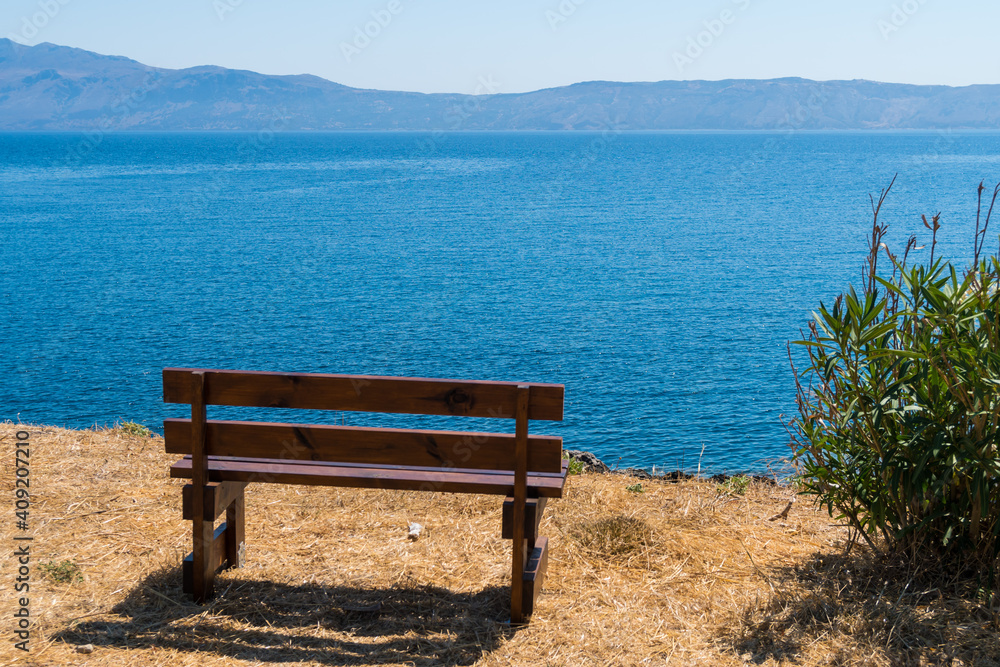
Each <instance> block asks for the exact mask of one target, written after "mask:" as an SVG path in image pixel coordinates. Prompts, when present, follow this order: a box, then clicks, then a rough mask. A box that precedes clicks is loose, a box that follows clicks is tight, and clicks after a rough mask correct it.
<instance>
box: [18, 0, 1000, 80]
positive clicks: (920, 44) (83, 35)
mask: <svg viewBox="0 0 1000 667" xmlns="http://www.w3.org/2000/svg"><path fill="white" fill-rule="evenodd" d="M373 12H374V14H373ZM377 19H381V23H382V24H379V23H378V22H376V21H377ZM366 28H367V31H368V32H369V33H370V34H371V35H372V36H369V35H364V36H363V37H358V32H359V31H360V32H364V31H365V30H366ZM998 31H1000V3H998V2H996V1H995V0H992V1H991V2H986V1H982V0H975V1H963V0H950V1H949V2H946V1H945V0H905V1H904V0H888V1H883V0H837V1H835V0H823V1H818V0H712V1H708V2H691V1H690V0H661V1H658V2H657V1H653V0H537V1H529V0H504V1H503V2H497V1H489V2H483V1H477V0H462V1H458V0H353V1H350V2H348V1H344V0H340V1H336V0H334V1H320V0H282V1H281V2H278V1H277V0H267V1H265V0H169V1H167V0H162V1H160V2H148V1H145V0H4V3H3V9H2V10H0V36H3V37H10V38H14V39H17V40H18V41H20V42H22V43H27V44H37V43H39V42H43V41H47V42H53V43H56V44H64V45H68V46H76V47H80V48H84V49H88V50H91V51H97V52H99V53H107V54H115V55H124V56H128V57H130V58H133V59H135V60H139V61H141V62H143V63H146V64H149V65H154V66H159V67H170V68H181V67H191V66H194V65H204V64H212V65H222V66H225V67H233V68H240V69H250V70H256V71H259V72H265V73H268V74H302V73H309V74H316V75H318V76H322V77H324V78H327V79H331V80H333V81H337V82H339V83H343V84H347V85H350V86H357V87H362V88H381V89H393V90H415V91H422V92H458V93H474V92H477V91H478V92H506V93H512V92H523V91H528V90H536V89H539V88H546V87H552V86H560V85H565V84H570V83H575V82H578V81H589V80H595V79H604V80H616V81H659V80H663V79H725V78H771V77H782V76H801V77H806V78H811V79H821V80H823V79H873V80H878V81H892V82H901V83H922V84H926V83H933V84H948V85H967V84H972V83H1000V39H998V36H997V34H998ZM366 40H370V41H366ZM699 41H700V42H701V43H700V44H698V42H699ZM483 82H488V83H489V86H490V87H491V88H493V90H489V91H487V90H485V89H484V85H483Z"/></svg>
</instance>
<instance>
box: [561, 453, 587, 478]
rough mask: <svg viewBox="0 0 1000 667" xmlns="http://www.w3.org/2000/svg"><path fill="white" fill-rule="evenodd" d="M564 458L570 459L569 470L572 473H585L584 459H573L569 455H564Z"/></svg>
mask: <svg viewBox="0 0 1000 667" xmlns="http://www.w3.org/2000/svg"><path fill="white" fill-rule="evenodd" d="M563 458H566V459H569V463H568V464H567V472H568V473H569V474H570V475H582V474H583V471H584V465H583V461H580V460H578V459H571V458H569V457H568V456H564V457H563Z"/></svg>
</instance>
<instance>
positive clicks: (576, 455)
mask: <svg viewBox="0 0 1000 667" xmlns="http://www.w3.org/2000/svg"><path fill="white" fill-rule="evenodd" d="M563 454H564V455H565V456H566V457H567V458H568V459H570V460H572V461H579V462H580V463H582V464H583V470H584V472H592V473H600V474H609V475H623V476H626V477H634V478H636V479H641V480H657V481H661V482H682V481H686V480H691V479H699V478H700V479H704V480H706V481H710V482H715V483H717V484H724V483H725V482H727V481H729V480H730V479H732V478H733V477H747V478H749V479H750V480H751V481H753V482H758V483H761V484H770V485H777V484H779V480H778V479H776V478H775V477H768V476H767V475H760V474H756V473H736V474H733V475H730V474H726V473H717V474H715V475H706V476H699V475H696V474H694V473H690V472H684V471H683V470H670V471H667V470H664V471H662V472H661V471H658V470H655V468H654V472H650V471H649V470H646V469H645V468H617V467H615V468H612V467H611V466H609V465H608V464H606V463H605V462H604V461H602V460H601V459H599V458H598V457H597V456H596V455H595V454H594V453H593V452H585V451H581V450H578V449H567V450H566V451H564V452H563Z"/></svg>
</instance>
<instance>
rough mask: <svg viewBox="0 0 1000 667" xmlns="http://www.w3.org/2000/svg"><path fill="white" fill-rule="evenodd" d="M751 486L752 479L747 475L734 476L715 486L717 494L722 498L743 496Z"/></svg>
mask: <svg viewBox="0 0 1000 667" xmlns="http://www.w3.org/2000/svg"><path fill="white" fill-rule="evenodd" d="M749 486H750V478H749V477H747V476H746V475H734V476H732V477H730V478H729V479H727V480H726V481H725V482H722V483H721V484H717V485H716V486H715V492H716V494H718V495H720V496H742V495H744V494H745V493H746V492H747V487H749Z"/></svg>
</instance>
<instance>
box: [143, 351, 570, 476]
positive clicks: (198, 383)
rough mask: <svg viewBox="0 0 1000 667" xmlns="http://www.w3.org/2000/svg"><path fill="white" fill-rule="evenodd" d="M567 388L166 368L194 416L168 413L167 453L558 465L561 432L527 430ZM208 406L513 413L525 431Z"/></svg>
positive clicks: (170, 384)
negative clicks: (219, 417)
mask: <svg viewBox="0 0 1000 667" xmlns="http://www.w3.org/2000/svg"><path fill="white" fill-rule="evenodd" d="M563 394H564V387H563V385H559V384H540V383H516V382H487V381H474V380H439V379H429V378H398V377H380V376H369V375H328V374H318V373H268V372H252V371H230V370H209V369H193V368H166V369H164V370H163V400H164V402H166V403H187V404H191V406H192V419H191V420H189V419H167V420H164V438H165V440H166V449H167V451H168V452H170V453H174V454H191V455H195V456H196V457H197V458H201V457H206V456H235V457H243V458H272V459H279V458H280V459H298V460H312V461H326V462H340V463H356V464H364V463H368V464H380V465H399V466H422V467H436V468H441V467H444V468H469V469H489V470H507V471H515V472H520V471H519V468H520V469H521V470H524V469H525V468H526V470H527V471H530V472H542V473H558V472H560V471H561V469H562V438H558V437H551V436H528V435H527V422H528V420H530V419H535V420H548V421H561V420H562V418H563ZM207 405H227V406H242V407H260V408H296V409H303V410H338V411H347V412H384V413H401V414H418V415H452V416H464V417H486V418H497V419H514V420H516V422H517V433H516V434H512V433H478V432H466V431H444V430H422V429H390V428H366V427H358V426H328V425H315V424H284V423H269V422H241V421H209V420H206V419H205V406H207ZM522 422H523V423H522ZM522 431H523V435H524V436H525V437H524V438H523V443H524V445H525V446H524V447H523V449H524V451H521V449H522V448H521V447H519V446H518V445H519V443H518V437H519V435H521V434H522ZM519 455H520V456H519ZM522 457H523V458H522ZM519 458H521V465H519ZM522 474H523V473H522Z"/></svg>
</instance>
